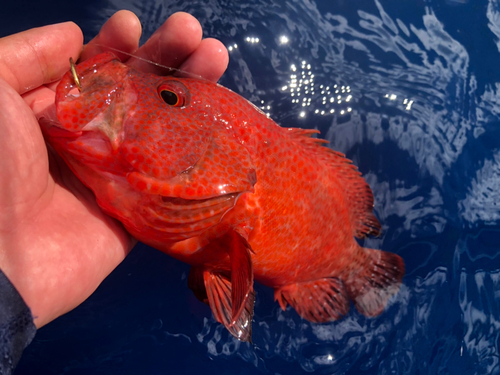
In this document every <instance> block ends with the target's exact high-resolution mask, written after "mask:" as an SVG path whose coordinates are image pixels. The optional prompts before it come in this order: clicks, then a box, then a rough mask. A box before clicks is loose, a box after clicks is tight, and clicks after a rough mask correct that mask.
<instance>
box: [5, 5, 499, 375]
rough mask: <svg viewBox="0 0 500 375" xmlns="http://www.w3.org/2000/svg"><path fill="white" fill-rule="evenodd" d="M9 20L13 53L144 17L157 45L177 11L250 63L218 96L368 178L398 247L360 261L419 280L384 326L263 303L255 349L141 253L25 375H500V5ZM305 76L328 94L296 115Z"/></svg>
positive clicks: (234, 62) (149, 254) (30, 9)
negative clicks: (289, 129) (36, 35)
mask: <svg viewBox="0 0 500 375" xmlns="http://www.w3.org/2000/svg"><path fill="white" fill-rule="evenodd" d="M0 7H2V9H0V11H1V14H2V15H3V17H2V23H1V25H0V32H1V34H2V35H7V34H10V33H13V32H17V31H21V30H24V29H27V28H31V27H35V26H41V25H45V24H49V23H54V22H60V21H64V20H73V21H75V22H76V23H78V24H79V25H80V26H81V28H82V29H83V31H84V33H85V36H86V40H87V41H88V40H89V39H90V38H91V37H93V36H94V35H96V33H97V32H98V30H99V28H100V26H101V25H102V24H103V23H104V22H105V20H106V19H107V18H108V17H109V16H111V15H112V14H113V13H114V12H115V11H116V10H118V9H123V8H126V9H130V10H133V11H134V12H136V14H137V15H138V16H139V18H140V19H141V22H142V24H143V28H144V38H147V37H148V36H149V35H151V33H152V32H153V31H154V30H155V29H156V28H157V27H158V26H159V25H160V24H161V23H162V22H163V21H164V20H165V19H166V18H167V17H168V16H169V15H170V14H172V13H173V12H175V11H179V10H184V11H188V12H190V13H192V14H193V15H195V16H197V17H198V18H199V20H200V22H201V23H202V25H203V27H204V32H205V36H207V37H208V36H210V37H216V38H219V39H220V40H222V41H223V42H224V43H225V44H226V46H228V47H230V46H234V45H235V44H237V45H238V48H236V49H233V50H232V51H231V52H230V56H231V62H230V66H229V69H228V71H227V73H226V74H225V76H224V77H223V79H222V80H221V83H222V84H224V85H225V86H228V87H230V88H231V89H233V90H235V91H236V92H238V93H240V94H241V95H243V96H244V97H246V98H247V99H249V100H251V101H252V102H254V103H255V104H257V105H259V106H262V105H263V106H264V107H265V110H266V111H267V112H269V113H270V114H271V116H272V117H273V118H274V119H275V120H276V121H277V122H278V123H280V124H281V125H283V126H299V127H306V128H317V129H319V130H321V132H322V134H323V135H322V136H324V137H325V138H326V139H328V140H329V141H330V142H331V147H333V148H334V149H336V150H340V151H342V152H345V153H346V154H347V155H348V157H350V158H351V159H353V161H354V163H355V164H356V165H357V166H359V169H360V170H361V172H362V173H363V175H364V176H365V178H366V179H367V181H368V182H369V183H370V185H371V187H372V189H373V192H374V196H375V211H376V213H377V215H378V217H379V218H380V221H381V223H382V225H383V229H384V234H383V236H382V237H380V238H377V239H369V240H367V241H365V243H364V245H366V246H369V247H373V248H380V249H384V250H387V251H393V252H396V253H398V254H399V255H401V256H402V257H403V258H404V259H405V262H406V266H407V274H406V276H405V279H404V285H403V287H402V288H401V291H400V293H399V294H398V295H397V296H396V297H395V298H393V299H392V300H391V301H390V303H389V304H388V306H387V309H386V311H385V312H384V313H383V314H382V315H381V316H379V317H377V318H374V319H367V318H365V317H363V316H361V315H360V314H358V313H357V312H356V311H354V309H353V310H352V311H351V313H350V314H349V315H348V316H347V317H346V318H345V319H343V320H342V321H339V322H335V323H331V324H325V325H316V324H311V323H308V322H306V321H303V320H301V319H300V318H299V317H298V316H297V315H296V313H295V312H294V311H293V310H291V309H288V310H287V311H285V312H283V311H281V310H280V309H279V307H278V306H277V304H276V303H274V302H273V300H272V291H271V290H269V289H267V288H264V287H262V286H259V285H257V286H256V290H257V303H256V310H255V321H254V333H253V339H254V346H252V345H250V344H242V343H239V342H238V341H236V340H234V339H233V338H232V337H230V336H228V334H227V332H226V331H225V330H224V329H223V328H222V327H221V326H220V325H219V324H217V323H216V322H215V321H214V320H213V318H212V316H211V313H210V310H209V309H208V308H207V307H206V306H204V305H203V304H201V303H199V302H198V301H197V300H196V299H195V297H194V296H193V295H192V293H191V292H190V291H189V289H188V288H187V285H186V277H187V273H188V270H189V267H188V266H187V265H185V264H182V263H180V262H177V261H175V260H173V259H171V258H169V257H168V256H166V255H164V254H162V253H160V252H158V251H155V250H153V249H150V248H147V247H145V246H141V245H140V246H138V247H137V248H136V249H135V250H134V251H133V252H132V253H131V254H130V256H129V257H128V258H127V259H126V260H125V262H124V263H123V264H122V265H120V266H119V267H118V268H117V269H116V271H115V272H114V273H113V274H111V275H110V276H109V277H108V278H107V279H106V280H105V281H104V282H103V284H102V285H101V287H100V288H99V289H98V290H97V291H96V293H95V294H94V295H93V296H92V297H91V298H90V299H89V300H88V301H86V302H85V303H83V304H82V305H81V306H80V307H78V308H77V309H75V310H74V311H72V312H71V313H69V314H67V315H65V316H63V317H61V318H59V319H57V320H56V321H54V322H52V323H51V324H49V325H48V326H46V327H44V328H42V329H41V330H40V331H39V332H38V333H37V336H36V338H35V340H34V342H33V343H32V344H31V345H30V346H29V347H28V349H27V350H26V351H25V354H24V357H23V358H22V360H21V362H20V364H19V366H18V369H17V371H16V375H22V374H33V373H36V374H198V373H203V374H253V373H271V374H302V373H307V372H314V373H321V374H438V373H439V374H497V373H500V365H499V345H500V338H499V333H500V310H499V298H500V285H499V284H500V272H499V269H500V257H499V253H500V245H499V243H500V232H499V229H500V211H499V206H498V199H499V198H500V193H499V185H500V184H499V182H500V128H499V125H500V123H499V116H498V115H499V113H500V105H499V103H500V100H499V99H500V92H499V90H500V70H499V67H500V54H499V49H500V41H499V37H500V2H499V1H498V0H489V1H486V0H479V1H473V0H448V1H436V0H428V1H420V0H412V1H409V0H408V1H406V0H398V1H392V0H388V1H375V0H367V1H345V0H338V1H331V0H318V1H316V2H313V1H299V0H296V1H284V0H272V1H264V0H255V1H251V2H250V1H248V2H246V1H223V0H218V1H217V0H210V1H208V2H207V1H201V0H200V1H180V0H179V1H165V2H160V1H144V2H139V1H137V2H134V1H132V0H127V1H102V0H99V1H93V0H90V1H85V2H68V1H51V2H49V1H39V2H27V1H15V2H13V1H11V2H9V4H6V3H5V2H4V4H1V5H0ZM7 15H8V16H7ZM282 35H286V36H287V37H288V38H289V42H288V43H287V44H280V36H282ZM251 37H254V38H256V37H257V38H259V42H258V43H251V42H249V41H247V39H246V38H251ZM144 40H145V39H144ZM302 61H304V62H305V63H304V64H303V63H302ZM292 64H294V65H295V67H296V70H295V71H292V69H291V66H292ZM308 65H310V68H308ZM302 72H304V74H305V77H310V76H309V75H308V72H311V74H312V75H314V78H313V81H314V82H313V83H312V84H313V86H314V87H315V90H314V94H313V93H312V92H309V93H308V94H307V95H305V94H304V91H302V96H301V97H300V102H298V103H296V102H295V99H297V96H294V97H292V96H291V92H290V88H289V84H290V80H291V78H293V77H291V75H292V74H296V75H297V79H300V78H301V77H302ZM310 84H311V82H310V83H309V86H310ZM321 85H323V91H325V93H324V94H322V93H321V90H322V88H321ZM334 85H337V88H335V87H334ZM284 86H287V89H283V88H284ZM327 86H328V87H329V89H326V87H327ZM342 86H344V91H345V92H344V93H342ZM347 86H349V92H347V91H348V89H347ZM335 89H338V90H339V93H338V94H335V93H334V90H335ZM302 90H304V88H303V89H302ZM327 91H330V94H328V93H327ZM337 95H341V103H338V101H337ZM348 95H351V98H350V100H349V101H346V99H347V96H348ZM332 96H333V97H334V98H335V100H334V103H330V97H332ZM304 97H306V98H309V99H310V105H309V106H305V107H302V105H301V103H302V100H303V98H304ZM323 97H326V103H324V100H323ZM262 101H263V102H262ZM410 101H412V102H411V106H409V105H408V104H409V103H410ZM308 102H309V101H306V103H308ZM267 106H269V109H267ZM332 109H333V110H334V111H335V112H334V113H333V114H330V110H332ZM316 111H317V113H315V112H316ZM322 111H325V114H324V115H322V114H321V112H322ZM342 111H344V112H342ZM301 112H304V117H301Z"/></svg>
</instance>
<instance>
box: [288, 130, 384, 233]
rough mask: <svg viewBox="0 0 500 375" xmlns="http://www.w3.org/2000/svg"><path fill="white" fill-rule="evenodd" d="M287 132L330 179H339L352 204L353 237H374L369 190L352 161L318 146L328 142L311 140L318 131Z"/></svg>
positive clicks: (377, 225) (377, 229) (376, 229)
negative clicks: (324, 168) (323, 167)
mask: <svg viewBox="0 0 500 375" xmlns="http://www.w3.org/2000/svg"><path fill="white" fill-rule="evenodd" d="M287 130H288V134H289V135H290V136H291V138H292V139H294V140H296V141H298V142H299V143H300V144H301V145H302V146H304V147H306V148H307V149H308V151H309V152H311V153H313V155H314V156H313V157H314V158H315V159H316V160H318V161H319V162H324V163H325V164H326V165H328V166H329V167H330V171H331V173H332V176H333V177H335V178H337V179H339V180H340V181H341V185H342V186H346V187H347V188H346V189H345V190H344V191H345V194H346V197H347V200H348V202H349V203H350V204H352V210H351V223H352V224H353V228H354V233H353V235H354V236H355V237H358V238H364V237H366V236H368V235H375V236H378V235H379V234H380V230H381V226H380V223H379V221H378V220H377V218H376V217H375V215H373V194H372V190H371V189H370V186H369V185H368V184H367V183H366V181H365V179H364V178H363V177H362V176H361V173H360V172H359V171H358V168H357V167H356V166H355V165H354V164H352V161H351V160H349V159H347V158H346V157H345V155H344V154H342V153H340V152H337V151H333V150H332V149H330V148H328V147H323V146H322V145H324V144H325V143H329V142H328V141H327V140H324V139H319V138H311V136H312V135H313V134H319V130H315V129H300V128H288V129H287Z"/></svg>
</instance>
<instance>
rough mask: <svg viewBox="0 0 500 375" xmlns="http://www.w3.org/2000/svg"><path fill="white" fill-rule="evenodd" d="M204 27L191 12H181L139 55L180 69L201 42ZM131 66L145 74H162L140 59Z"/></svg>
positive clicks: (139, 51) (158, 31)
mask: <svg viewBox="0 0 500 375" xmlns="http://www.w3.org/2000/svg"><path fill="white" fill-rule="evenodd" d="M201 37H202V30H201V25H200V23H199V22H198V20H197V19H196V18H194V17H193V16H191V15H190V14H188V13H184V12H178V13H175V14H173V15H172V16H170V17H169V18H168V19H167V20H166V21H165V23H164V24H163V25H162V26H160V28H159V29H158V30H156V32H155V33H154V34H153V35H152V36H151V38H149V40H148V41H147V42H146V43H145V44H144V45H143V46H142V47H141V48H139V50H138V51H137V53H136V55H137V56H139V57H141V58H144V59H147V60H152V61H154V62H156V63H159V64H162V65H166V66H168V67H171V68H178V67H179V66H181V65H182V64H183V63H184V61H185V60H186V59H187V58H188V57H189V55H191V54H192V53H193V52H194V51H195V50H196V48H198V46H199V45H200V43H201ZM129 63H130V65H131V66H133V67H135V68H137V69H139V70H141V71H143V72H150V73H156V74H161V73H164V70H163V69H162V71H159V70H158V69H159V68H158V67H156V66H154V65H152V64H149V63H148V62H145V61H141V60H138V59H132V60H130V62H129Z"/></svg>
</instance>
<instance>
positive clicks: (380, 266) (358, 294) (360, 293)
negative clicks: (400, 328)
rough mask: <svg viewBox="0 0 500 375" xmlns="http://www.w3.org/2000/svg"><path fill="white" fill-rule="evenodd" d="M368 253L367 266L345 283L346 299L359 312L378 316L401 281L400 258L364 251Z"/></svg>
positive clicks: (380, 252) (401, 262)
mask: <svg viewBox="0 0 500 375" xmlns="http://www.w3.org/2000/svg"><path fill="white" fill-rule="evenodd" d="M365 251H367V252H368V253H369V255H370V256H369V257H368V260H367V262H366V265H365V267H364V268H363V269H361V270H360V272H358V273H356V274H352V275H351V276H350V277H349V278H347V279H345V280H344V283H345V285H346V288H347V292H348V294H349V297H350V298H351V299H352V300H353V302H354V305H355V306H356V308H357V309H358V311H359V312H360V313H362V314H363V315H366V316H377V315H379V314H380V313H382V311H384V307H385V305H386V304H387V301H388V299H389V298H390V297H391V296H392V295H394V294H396V293H397V292H398V290H399V287H400V285H401V281H402V280H403V276H404V273H405V265H404V261H403V259H402V258H401V257H400V256H399V255H397V254H394V253H388V252H386V251H381V250H373V249H365Z"/></svg>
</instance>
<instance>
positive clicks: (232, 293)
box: [188, 231, 255, 341]
mask: <svg viewBox="0 0 500 375" xmlns="http://www.w3.org/2000/svg"><path fill="white" fill-rule="evenodd" d="M221 242H222V245H223V246H225V247H227V248H228V252H229V258H230V261H231V271H230V272H223V271H220V272H217V271H209V270H204V269H202V268H199V267H193V268H191V272H190V274H189V280H188V285H189V287H190V288H191V290H193V292H194V294H195V295H196V297H198V299H200V300H201V301H203V302H208V304H209V305H210V307H211V309H212V313H213V314H214V317H215V319H216V320H217V321H218V322H220V323H222V324H224V326H225V327H226V329H227V330H228V331H229V332H230V333H231V334H232V335H233V336H234V337H236V338H237V339H239V340H241V341H250V340H251V335H252V318H253V306H254V302H255V292H254V290H253V270H252V258H251V255H250V250H251V249H250V245H249V244H248V242H247V241H246V239H245V238H244V237H243V235H241V234H239V233H238V232H236V231H232V232H230V233H229V234H227V235H225V236H224V237H223V238H222V239H221ZM202 280H203V282H202Z"/></svg>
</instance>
